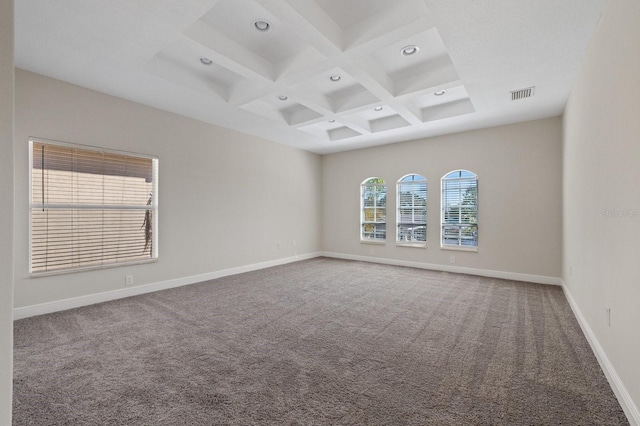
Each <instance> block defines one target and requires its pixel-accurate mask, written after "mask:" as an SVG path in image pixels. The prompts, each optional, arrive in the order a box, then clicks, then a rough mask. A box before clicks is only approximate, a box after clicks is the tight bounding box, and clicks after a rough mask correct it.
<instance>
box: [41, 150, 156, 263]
mask: <svg viewBox="0 0 640 426" xmlns="http://www.w3.org/2000/svg"><path fill="white" fill-rule="evenodd" d="M31 160H32V162H31V272H32V273H41V272H50V271H60V270H69V269H78V268H90V267H100V266H106V265H112V264H118V263H125V262H136V261H144V260H149V259H154V258H156V257H157V244H155V241H157V238H156V236H155V235H154V231H155V230H156V229H157V226H154V225H156V223H157V189H156V188H155V185H156V183H157V182H156V181H157V179H154V178H155V176H157V161H158V160H157V159H155V158H151V157H143V156H138V155H134V154H126V153H119V152H109V151H104V150H100V149H97V148H96V149H93V148H90V147H79V146H75V145H69V144H62V143H57V142H56V143H53V142H43V141H34V140H32V141H31ZM155 233H157V232H155Z"/></svg>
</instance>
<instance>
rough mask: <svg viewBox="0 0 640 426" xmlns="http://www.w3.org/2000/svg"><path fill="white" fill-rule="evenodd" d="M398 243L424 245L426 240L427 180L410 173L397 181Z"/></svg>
mask: <svg viewBox="0 0 640 426" xmlns="http://www.w3.org/2000/svg"><path fill="white" fill-rule="evenodd" d="M396 193H397V200H398V216H397V221H398V222H397V225H398V226H397V235H396V241H397V242H398V243H408V244H417V245H426V241H427V180H426V178H425V177H424V176H421V175H417V174H410V175H407V176H404V177H403V178H401V179H400V180H399V181H398V182H397V192H396Z"/></svg>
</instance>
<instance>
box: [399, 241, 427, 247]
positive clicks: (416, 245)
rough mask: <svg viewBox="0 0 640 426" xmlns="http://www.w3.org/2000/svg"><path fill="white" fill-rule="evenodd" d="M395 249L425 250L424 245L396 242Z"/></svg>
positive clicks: (425, 245)
mask: <svg viewBox="0 0 640 426" xmlns="http://www.w3.org/2000/svg"><path fill="white" fill-rule="evenodd" d="M396 247H412V248H422V249H426V248H427V244H426V243H398V242H396Z"/></svg>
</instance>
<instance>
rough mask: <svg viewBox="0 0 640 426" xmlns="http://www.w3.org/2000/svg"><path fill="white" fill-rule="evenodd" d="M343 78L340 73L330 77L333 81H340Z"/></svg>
mask: <svg viewBox="0 0 640 426" xmlns="http://www.w3.org/2000/svg"><path fill="white" fill-rule="evenodd" d="M341 78H342V77H340V76H339V75H337V74H334V75H332V76H330V77H329V80H331V81H340V79H341Z"/></svg>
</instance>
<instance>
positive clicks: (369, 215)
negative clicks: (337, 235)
mask: <svg viewBox="0 0 640 426" xmlns="http://www.w3.org/2000/svg"><path fill="white" fill-rule="evenodd" d="M360 188H361V194H362V214H361V218H360V229H361V234H360V238H361V240H363V241H384V240H385V239H386V238H387V185H386V184H385V183H384V180H382V179H380V178H377V177H371V178H368V179H365V180H364V182H362V184H361V185H360Z"/></svg>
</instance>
